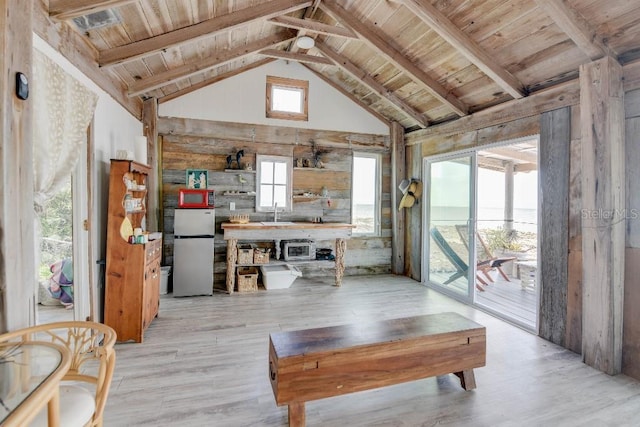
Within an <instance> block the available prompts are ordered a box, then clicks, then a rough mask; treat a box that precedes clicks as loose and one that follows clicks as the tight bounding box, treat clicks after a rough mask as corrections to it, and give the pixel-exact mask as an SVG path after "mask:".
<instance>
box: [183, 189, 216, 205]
mask: <svg viewBox="0 0 640 427" xmlns="http://www.w3.org/2000/svg"><path fill="white" fill-rule="evenodd" d="M214 197H215V191H213V190H204V189H202V190H200V189H195V188H180V189H179V190H178V207H179V208H196V209H198V208H213V207H215V206H214V204H215V203H214Z"/></svg>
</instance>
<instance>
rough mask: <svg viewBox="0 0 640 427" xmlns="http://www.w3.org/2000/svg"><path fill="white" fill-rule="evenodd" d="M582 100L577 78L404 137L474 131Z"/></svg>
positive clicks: (413, 139) (414, 139) (417, 139)
mask: <svg viewBox="0 0 640 427" xmlns="http://www.w3.org/2000/svg"><path fill="white" fill-rule="evenodd" d="M579 103H580V82H579V81H578V79H574V80H570V81H568V82H564V83H560V84H557V85H555V86H552V87H550V88H548V89H544V90H541V91H539V92H535V93H533V94H531V95H529V96H527V97H526V98H520V99H512V100H511V101H507V102H503V103H502V104H498V105H495V106H493V107H490V108H487V109H484V110H480V111H478V112H476V113H473V114H470V115H468V116H466V117H461V118H459V119H456V120H452V121H449V122H446V123H441V124H437V125H433V126H431V127H429V128H428V129H418V130H416V131H414V132H409V133H407V134H406V137H405V140H406V144H407V145H415V144H421V143H422V142H423V141H424V140H426V139H428V138H429V137H432V136H445V135H457V134H463V133H467V132H473V131H476V130H479V129H484V128H488V127H490V126H497V125H504V124H505V123H508V122H511V121H514V120H519V119H523V118H526V117H532V116H537V115H539V114H541V113H543V112H545V111H551V110H557V109H558V108H562V107H568V106H571V105H578V104H579Z"/></svg>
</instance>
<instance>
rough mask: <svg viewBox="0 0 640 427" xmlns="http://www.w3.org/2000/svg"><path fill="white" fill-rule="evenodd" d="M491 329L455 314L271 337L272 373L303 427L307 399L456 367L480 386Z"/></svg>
mask: <svg viewBox="0 0 640 427" xmlns="http://www.w3.org/2000/svg"><path fill="white" fill-rule="evenodd" d="M485 354H486V332H485V328H484V326H481V325H479V324H477V323H475V322H473V321H471V320H469V319H467V318H465V317H462V316H460V315H459V314H456V313H442V314H432V315H425V316H415V317H408V318H403V319H391V320H382V321H377V322H362V323H358V324H354V325H343V326H332V327H327V328H317V329H306V330H300V331H291V332H277V333H272V334H270V335H269V379H270V381H271V387H272V388H273V394H274V396H275V399H276V404H277V405H278V406H282V405H288V406H289V425H290V426H304V424H305V409H304V405H305V402H306V401H309V400H316V399H322V398H325V397H331V396H338V395H341V394H345V393H351V392H355V391H362V390H368V389H372V388H378V387H384V386H388V385H392V384H398V383H401V382H406V381H413V380H417V379H422V378H427V377H432V376H436V375H445V374H450V373H453V374H455V375H457V376H458V377H459V378H460V382H461V384H462V387H463V388H464V389H465V390H471V389H474V388H475V387H476V383H475V377H474V374H473V368H478V367H481V366H484V365H485V359H486V356H485Z"/></svg>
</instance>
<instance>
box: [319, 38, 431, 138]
mask: <svg viewBox="0 0 640 427" xmlns="http://www.w3.org/2000/svg"><path fill="white" fill-rule="evenodd" d="M316 49H318V50H319V51H320V52H321V53H322V54H323V55H324V56H326V57H327V58H329V59H331V60H332V61H333V62H334V63H335V64H336V65H337V66H338V67H340V68H342V69H343V70H344V71H346V72H347V73H349V74H350V75H351V76H352V77H353V78H354V79H356V80H358V81H359V82H360V83H362V84H363V85H365V86H366V87H368V88H369V90H371V91H372V92H374V93H376V94H377V95H378V96H380V97H381V98H382V99H385V100H387V101H388V102H389V103H390V104H391V105H392V106H393V107H395V108H396V109H397V110H399V111H401V112H402V113H403V114H405V115H407V116H409V117H411V118H412V119H413V120H415V121H416V122H417V123H418V125H419V126H420V127H423V128H426V127H428V126H429V120H428V119H427V118H426V117H425V116H424V114H422V113H421V112H419V111H418V110H416V109H415V108H413V107H412V106H410V105H409V104H407V103H406V102H405V101H403V100H402V99H400V98H398V97H397V96H396V95H395V94H394V93H392V92H390V91H389V90H387V89H386V88H385V87H384V86H383V85H382V84H380V83H378V82H377V81H376V80H375V79H374V78H373V77H371V76H370V75H369V74H367V73H366V72H365V71H362V70H361V69H360V68H358V66H357V65H355V64H354V63H352V62H351V61H349V60H348V59H347V58H345V57H344V56H342V55H340V54H339V53H337V52H335V51H333V50H331V48H330V47H329V46H327V45H326V44H324V43H322V42H319V41H316Z"/></svg>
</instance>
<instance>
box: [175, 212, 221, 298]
mask: <svg viewBox="0 0 640 427" xmlns="http://www.w3.org/2000/svg"><path fill="white" fill-rule="evenodd" d="M173 234H174V243H173V296H174V297H186V296H196V295H213V247H214V237H215V234H216V219H215V209H176V210H175V217H174V222H173Z"/></svg>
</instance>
